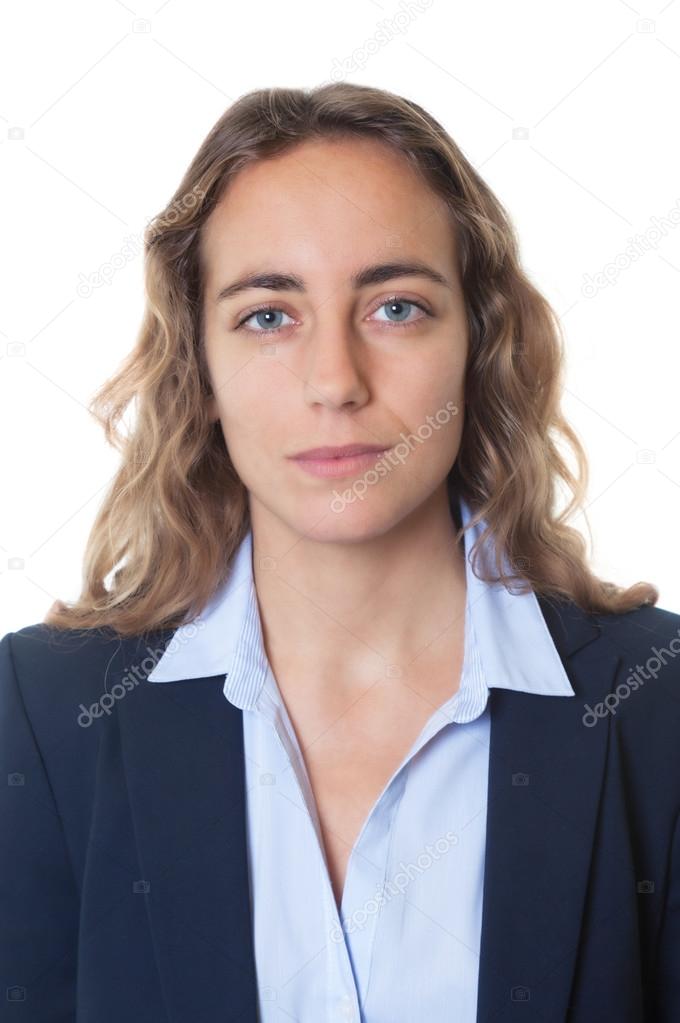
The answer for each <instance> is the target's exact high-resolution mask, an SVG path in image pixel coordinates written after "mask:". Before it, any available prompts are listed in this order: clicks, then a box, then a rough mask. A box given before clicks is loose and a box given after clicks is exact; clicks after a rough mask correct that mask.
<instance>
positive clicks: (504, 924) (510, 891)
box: [477, 597, 621, 1023]
mask: <svg viewBox="0 0 680 1023" xmlns="http://www.w3.org/2000/svg"><path fill="white" fill-rule="evenodd" d="M538 599H539V605H540V608H541V611H542V613H543V616H544V618H545V620H546V624H547V626H548V628H549V630H550V633H551V635H552V637H553V642H554V643H555V646H556V647H557V650H558V652H559V654H560V657H561V659H562V662H563V664H564V667H565V670H566V672H567V674H568V675H569V679H570V681H571V684H572V686H573V688H574V691H575V693H576V695H575V697H556V696H539V695H532V694H530V693H521V692H513V691H510V690H504V689H500V688H494V689H492V690H491V691H490V693H489V699H490V709H491V738H490V761H489V787H488V811H487V835H486V860H485V876H484V899H483V912H482V936H481V950H480V972H479V994H478V1004H477V1023H491V1021H493V1023H504V1021H508V1023H509V1021H510V1020H517V1019H518V1018H519V1015H518V1013H519V1012H521V1015H522V1019H526V1020H549V1019H550V1020H555V1021H557V1020H563V1019H565V1018H566V1016H567V1012H568V1002H569V994H570V989H571V984H572V979H573V971H574V967H575V963H576V956H577V952H578V942H579V932H580V926H581V917H582V913H583V909H584V905H585V897H586V889H587V884H588V870H589V864H590V858H591V849H592V845H593V841H594V836H595V828H596V823H597V811H598V802H599V795H600V789H601V787H602V782H603V777H604V769H605V763H606V751H607V744H608V743H607V740H608V734H609V722H608V718H606V719H602V720H599V721H598V722H597V724H596V725H595V726H594V727H586V726H585V725H584V724H583V722H582V720H581V719H582V716H583V714H584V712H585V706H584V704H585V703H586V702H588V701H589V700H591V699H592V698H593V694H594V693H597V694H598V695H597V696H596V697H595V699H596V700H599V699H600V698H601V696H604V695H605V694H606V693H607V692H609V691H610V690H611V685H612V680H613V677H614V675H615V672H616V670H617V668H618V666H619V663H620V661H621V657H620V656H619V655H618V654H617V653H616V651H615V649H614V648H613V647H611V646H609V644H608V643H607V642H606V641H602V639H601V638H600V633H601V628H600V626H599V625H597V624H595V623H594V622H593V621H592V619H591V618H590V617H588V616H587V615H586V614H585V613H584V612H583V611H581V610H580V609H579V608H578V607H576V605H574V604H572V603H566V604H562V606H561V609H560V610H557V609H556V608H555V607H553V605H552V604H550V603H548V602H547V601H546V600H544V599H543V598H542V597H539V598H538ZM528 656H530V651H529V652H528ZM518 1002H521V1003H523V1004H522V1006H521V1010H520V1009H519V1008H518V1006H517V1003H518Z"/></svg>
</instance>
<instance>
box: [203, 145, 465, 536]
mask: <svg viewBox="0 0 680 1023" xmlns="http://www.w3.org/2000/svg"><path fill="white" fill-rule="evenodd" d="M202 256H203V263H204V267H205V274H206V276H205V288H204V294H205V300H204V301H205V305H204V323H205V345H206V357H207V362H208V367H209V371H210V377H211V383H212V387H213V392H214V397H213V398H212V399H211V400H210V405H209V412H210V415H211V417H212V418H213V419H216V418H219V419H220V421H221V426H222V431H223V434H224V439H225V442H226V445H227V448H228V451H229V454H230V456H231V459H232V461H233V464H234V467H235V468H236V471H237V472H238V474H239V476H240V478H241V479H242V481H243V483H244V484H245V486H246V488H247V489H248V491H249V495H250V508H251V515H252V517H253V523H255V522H256V521H257V518H258V516H262V515H264V516H268V515H271V516H274V517H275V518H276V519H277V520H279V522H280V523H282V524H285V525H286V526H287V527H288V528H289V529H290V530H292V531H293V532H294V533H296V534H298V535H306V536H308V537H309V538H311V539H316V540H319V541H326V542H329V541H330V542H332V541H334V540H337V541H343V540H360V539H361V540H365V539H370V538H371V537H373V536H378V535H381V534H384V533H386V532H387V531H389V530H390V529H391V528H394V527H395V526H397V525H398V524H399V523H400V522H402V521H403V520H404V519H405V518H406V516H408V515H410V514H411V513H413V512H414V511H415V510H416V509H418V508H419V507H420V506H421V505H422V504H423V503H424V502H425V501H427V499H428V498H430V497H431V496H432V495H433V494H434V492H435V491H436V490H437V489H438V488H439V487H441V486H442V484H443V483H444V481H445V478H446V475H447V474H448V472H449V470H450V469H451V467H452V466H453V464H454V462H455V459H456V455H457V452H458V448H459V444H460V437H461V432H462V428H463V378H464V372H465V362H466V356H467V344H468V336H467V323H466V317H465V310H464V303H463V294H462V290H461V285H460V281H459V273H458V265H457V257H456V249H455V240H454V237H453V234H452V229H451V221H450V219H449V217H448V215H447V211H446V207H445V205H444V203H443V202H442V200H441V199H439V197H438V196H436V195H435V194H434V193H433V192H432V191H431V190H430V189H429V188H428V187H427V186H426V185H425V184H424V183H423V182H422V181H421V179H420V178H419V177H418V175H417V174H416V173H415V172H414V171H413V170H412V169H411V168H410V166H409V165H408V164H407V163H406V161H405V160H404V159H402V157H401V156H399V155H398V154H395V153H394V152H393V151H391V150H390V149H388V148H387V147H386V146H384V144H382V143H379V142H374V141H371V140H349V141H345V140H342V141H340V140H333V141H314V142H305V143H303V144H301V145H299V146H298V147H297V148H295V149H294V150H291V151H289V152H288V153H286V154H284V155H282V156H277V157H275V158H272V159H268V160H266V161H261V162H259V163H257V164H254V165H252V166H250V167H248V168H246V169H244V170H243V171H241V172H240V173H239V174H238V176H237V177H236V178H235V179H234V180H233V181H232V183H231V185H230V186H229V188H228V189H227V192H226V194H225V196H224V197H223V199H222V200H221V202H220V203H219V204H218V206H217V207H216V208H215V210H214V211H213V213H212V214H211V216H210V218H209V220H208V221H207V223H206V225H205V227H204V232H203V238H202ZM398 264H404V266H402V268H401V269H400V268H399V267H398V266H397V265H398ZM414 264H420V265H422V266H423V267H426V268H428V270H429V271H430V272H431V276H428V275H426V274H424V273H418V272H415V269H414ZM408 265H410V266H411V269H410V270H409V268H408ZM386 266H387V267H390V266H391V267H392V269H386V270H382V271H379V270H378V269H377V268H379V267H386ZM255 274H257V275H266V277H267V278H269V280H268V281H265V280H261V281H260V282H259V285H258V283H257V282H254V283H251V285H250V286H247V287H244V288H243V289H240V288H239V289H238V290H237V289H236V288H234V287H233V286H234V285H235V284H236V283H237V282H241V281H242V280H243V279H244V278H246V277H250V276H251V275H255ZM359 275H361V277H360V276H359ZM433 278H436V279H433ZM227 288H231V289H232V290H231V291H230V292H229V293H228V294H227V295H222V296H221V295H220V293H221V292H223V291H224V290H225V289H227ZM395 301H396V304H395ZM263 307H268V308H269V309H270V310H271V311H270V312H263V311H262V308H263ZM258 308H259V309H260V311H259V313H258V311H257V310H258ZM354 443H356V444H363V445H366V444H369V445H378V446H380V447H381V448H386V449H387V450H386V451H385V452H384V453H383V454H382V455H379V454H374V455H373V456H369V459H368V461H366V462H364V463H362V464H358V463H355V464H354V465H353V466H351V467H347V469H343V472H342V475H337V474H336V475H318V474H316V472H312V471H310V469H309V465H308V467H307V469H305V468H304V467H303V464H302V463H300V462H299V461H296V460H295V459H294V458H293V457H292V456H294V455H296V454H298V453H299V452H304V451H306V450H308V449H311V448H317V447H321V446H331V447H339V446H343V445H348V444H354ZM371 459H372V460H371ZM336 464H337V463H336ZM318 471H320V472H322V473H323V472H324V471H325V470H324V469H323V467H322V468H321V469H320V470H318Z"/></svg>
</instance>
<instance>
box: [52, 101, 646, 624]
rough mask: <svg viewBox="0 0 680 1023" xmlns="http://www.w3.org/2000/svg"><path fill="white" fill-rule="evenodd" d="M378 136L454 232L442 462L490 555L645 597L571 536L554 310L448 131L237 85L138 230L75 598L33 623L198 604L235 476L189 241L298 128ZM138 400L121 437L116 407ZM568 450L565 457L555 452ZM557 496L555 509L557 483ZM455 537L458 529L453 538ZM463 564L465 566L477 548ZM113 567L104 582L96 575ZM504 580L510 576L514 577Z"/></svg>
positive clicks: (230, 551) (579, 496)
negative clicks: (455, 280)
mask: <svg viewBox="0 0 680 1023" xmlns="http://www.w3.org/2000/svg"><path fill="white" fill-rule="evenodd" d="M343 136H344V137H346V138H347V137H349V138H353V137H354V138H356V137H359V138H362V137H363V138H365V137H368V138H370V139H372V140H377V141H382V142H383V143H385V144H386V145H388V146H391V147H392V148H393V149H394V150H396V151H397V152H398V153H399V154H401V155H402V156H403V157H404V158H405V159H407V160H409V161H410V163H411V165H412V166H413V167H414V168H415V169H416V171H417V172H418V173H419V174H420V175H422V179H424V181H425V182H426V184H428V185H429V187H430V188H431V189H432V190H433V191H434V192H435V193H436V194H437V195H439V196H440V197H441V198H442V199H444V201H445V202H446V204H447V207H448V209H449V211H450V215H451V217H452V230H455V236H456V239H457V245H458V255H459V264H460V267H461V274H462V286H463V293H464V299H465V304H466V314H467V321H468V327H469V355H468V364H467V367H466V378H465V412H466V415H465V421H464V428H463V434H462V438H461V445H460V450H459V454H458V457H457V460H456V463H455V465H454V467H453V469H452V470H451V473H450V474H449V478H448V485H449V488H450V490H451V492H455V493H460V494H461V495H462V496H463V497H464V498H465V499H466V501H467V503H468V505H469V506H470V508H471V510H472V512H473V519H472V521H471V522H470V524H469V526H468V527H467V528H470V527H471V526H472V525H473V524H475V523H477V522H478V521H479V519H480V518H482V517H483V518H485V519H486V521H487V523H488V531H485V532H484V535H483V537H482V540H483V539H484V538H485V537H486V536H487V534H488V533H489V532H490V533H491V536H492V538H493V544H494V546H493V551H494V554H495V566H494V568H495V571H493V572H490V571H489V569H488V568H486V567H485V568H483V569H482V571H483V577H484V578H486V579H490V580H492V581H502V582H503V583H504V584H505V585H506V586H508V587H509V588H511V587H512V585H513V580H512V577H509V576H507V575H506V574H505V573H504V571H503V562H502V557H503V555H504V556H505V557H506V558H507V559H508V561H509V563H510V566H512V569H513V572H514V573H515V576H516V577H518V576H519V577H521V580H523V582H521V586H522V589H523V590H524V589H526V587H527V586H529V587H531V588H532V589H533V590H534V591H535V592H536V593H539V594H543V595H544V596H546V597H549V596H554V597H557V598H558V599H565V598H566V599H570V600H572V601H574V602H575V603H576V604H578V605H579V606H580V607H582V608H583V609H585V610H586V611H592V612H609V613H622V612H625V611H628V610H630V609H632V608H633V607H636V606H638V605H640V604H643V603H655V602H656V601H657V600H658V591H657V589H656V588H655V587H654V586H652V585H651V584H649V583H644V582H638V583H636V584H635V585H633V586H630V587H628V588H623V587H620V586H617V585H615V584H614V583H610V582H606V581H603V580H601V579H598V578H597V577H596V576H595V575H594V574H593V573H592V571H591V570H590V569H589V567H588V564H587V557H586V544H585V541H584V538H583V537H582V535H581V534H580V533H579V532H578V531H577V530H576V529H575V528H573V527H571V526H569V525H567V524H566V520H567V519H568V518H569V516H570V515H571V514H572V513H573V512H574V511H575V510H577V509H579V508H580V507H581V506H582V504H583V502H584V497H585V493H586V489H587V478H588V467H587V462H586V456H585V453H584V450H583V448H582V446H581V444H580V442H579V440H578V437H577V435H576V434H575V432H574V430H573V429H572V428H571V427H570V426H569V424H568V423H567V422H566V420H565V418H564V417H563V415H562V413H561V411H560V407H559V402H560V396H561V390H562V374H563V348H564V342H563V338H562V335H561V332H560V327H559V324H558V321H557V318H556V316H555V315H554V313H553V311H552V309H551V307H550V306H549V304H548V302H547V301H546V299H545V298H543V296H542V295H541V294H540V293H539V292H538V291H537V290H536V288H534V286H533V285H532V284H531V283H530V281H529V279H528V278H527V276H526V275H525V273H524V272H523V270H522V269H521V267H520V262H519V255H518V244H517V240H516V237H515V233H514V229H513V226H512V224H511V222H510V220H509V217H508V215H507V214H506V212H505V211H504V209H503V207H502V206H501V204H500V203H499V201H498V199H496V197H495V196H494V195H493V194H492V192H491V190H490V189H489V187H488V186H487V185H486V184H485V182H484V181H483V180H482V178H481V177H480V176H479V174H478V173H477V172H476V171H475V169H474V168H473V167H472V166H471V164H470V163H469V162H468V160H466V158H465V156H464V155H463V153H462V152H461V150H460V149H459V148H458V146H457V145H456V143H455V142H454V141H453V139H452V138H451V137H450V136H449V135H448V134H447V132H446V131H445V130H444V129H443V128H442V126H441V125H440V124H439V123H438V122H437V121H436V120H435V119H434V118H433V117H432V116H431V115H430V114H428V113H427V112H426V111H425V110H424V109H423V108H422V107H420V106H419V105H418V104H417V103H414V102H413V101H411V100H408V99H404V98H403V97H401V96H398V95H395V94H393V93H390V92H386V91H384V90H381V89H377V88H370V87H367V86H363V85H356V84H351V83H347V82H339V83H330V84H324V85H322V86H319V87H318V88H315V89H311V90H303V89H285V88H272V89H261V90H256V91H254V92H250V93H248V94H246V95H244V96H242V97H241V98H240V99H239V100H238V101H237V102H235V103H234V104H233V105H232V106H231V107H229V109H228V110H227V111H226V112H225V113H224V114H223V115H222V117H220V119H219V120H218V121H217V123H216V124H215V125H214V127H213V128H212V129H211V131H210V132H209V134H208V135H207V137H206V138H205V140H204V141H203V143H202V145H201V147H200V148H199V150H198V152H197V153H196V155H195V157H194V159H193V161H192V162H191V164H190V166H189V167H188V169H187V171H186V173H185V175H184V178H183V180H182V181H181V182H180V184H179V186H178V188H177V190H176V192H175V194H174V195H173V197H172V198H171V200H170V201H169V203H168V205H167V206H166V208H165V209H164V210H162V211H161V213H159V214H158V215H157V216H156V217H155V218H154V219H153V220H152V221H151V222H150V223H149V224H148V225H147V229H146V231H145V236H144V243H145V245H144V255H145V289H146V307H145V311H144V315H143V320H142V323H141V328H140V331H139V334H138V337H137V341H136V344H135V346H134V348H133V350H132V351H131V352H130V354H129V355H128V357H127V359H126V360H125V361H124V362H123V364H122V366H121V368H120V369H119V371H118V372H117V373H116V374H115V375H114V376H113V377H112V378H111V379H109V380H108V381H107V382H106V383H105V384H104V385H103V386H102V388H101V389H100V390H99V391H98V392H97V394H96V395H95V397H94V399H93V400H92V402H91V404H90V409H91V411H92V413H93V415H94V416H95V417H96V418H97V419H98V421H99V422H100V423H101V425H102V426H103V428H104V431H105V435H106V438H107V440H108V442H109V443H111V444H113V445H114V446H115V447H116V448H118V450H119V451H120V453H121V465H120V468H119V469H118V471H117V473H116V475H115V477H114V479H113V481H112V483H111V485H110V487H109V489H108V492H107V494H106V496H105V498H104V500H103V502H102V504H101V507H100V509H99V511H98V514H97V516H96V519H95V521H94V524H93V526H92V530H91V532H90V535H89V537H88V541H87V545H86V550H85V554H84V558H83V586H82V592H81V594H80V596H79V598H78V599H77V600H76V601H74V602H72V603H71V604H69V605H67V604H65V603H64V602H63V601H56V602H55V604H53V605H52V607H51V608H50V610H49V611H48V613H47V616H46V618H45V622H46V623H47V624H49V625H53V626H56V627H59V628H75V629H77V628H82V629H91V628H98V627H111V628H112V629H114V630H115V631H116V632H118V633H120V634H135V633H144V632H147V631H149V630H152V629H154V628H165V627H176V626H177V625H179V624H181V623H183V622H186V621H189V620H191V619H192V618H194V617H195V616H196V615H198V614H200V612H201V610H202V609H203V607H204V606H205V604H206V603H207V601H208V600H209V599H210V597H211V596H212V594H213V593H214V592H215V590H216V588H217V587H218V585H219V584H220V583H221V582H222V581H223V580H224V578H225V577H226V575H227V573H228V570H229V567H230V564H231V561H232V558H233V555H234V553H235V551H236V549H237V547H238V545H239V543H240V542H241V540H242V539H243V537H244V535H245V533H246V531H247V530H248V528H249V526H250V523H249V510H248V503H247V492H246V489H245V486H244V484H243V483H242V481H241V480H240V478H239V477H238V475H237V473H236V470H235V469H234V467H233V465H232V463H231V460H230V458H229V454H228V452H227V449H226V446H225V442H224V437H223V434H222V430H221V426H220V422H219V420H217V421H215V422H210V421H209V419H208V414H207V408H206V405H207V399H208V398H209V397H210V396H211V394H212V389H211V384H210V379H209V374H208V368H207V364H206V360H205V349H204V342H203V337H202V331H203V325H202V305H203V272H202V266H201V261H200V253H199V242H200V238H201V229H202V227H203V225H204V224H205V221H206V219H207V218H208V216H209V215H210V213H211V212H212V210H213V209H214V208H215V206H216V204H217V203H218V202H219V200H220V198H221V196H222V195H223V193H224V191H225V189H226V188H228V186H229V183H230V182H231V180H232V179H233V178H234V176H235V175H236V174H238V172H239V171H240V170H241V169H242V168H244V167H246V166H247V165H248V164H251V163H253V161H256V160H266V159H267V158H268V157H271V156H274V155H276V154H279V153H281V152H283V151H284V150H287V149H289V148H290V147H292V146H295V145H297V144H298V143H301V142H304V141H307V140H312V139H327V138H336V137H343ZM133 403H134V405H135V406H136V419H135V424H134V428H133V429H132V430H131V431H130V433H129V434H128V435H126V436H123V435H122V434H121V432H120V430H119V423H120V420H121V418H122V416H123V414H124V413H125V411H126V410H127V409H128V407H130V406H131V405H133ZM559 441H566V443H567V444H568V445H569V446H570V448H571V450H572V451H573V453H574V455H575V460H576V465H575V469H574V471H573V472H572V470H570V468H569V466H568V464H567V462H566V461H565V459H564V458H563V455H562V454H560V452H559V450H558V442H559ZM560 481H561V482H562V484H563V485H564V486H565V488H566V490H567V492H568V493H570V494H571V499H570V500H569V502H568V504H567V505H566V507H565V508H564V509H563V510H562V511H561V512H560V513H559V514H558V513H557V512H556V510H555V507H554V505H555V499H556V496H557V493H556V487H557V484H558V482H560ZM461 536H462V531H461V530H458V534H457V539H460V537H461ZM473 553H474V555H475V563H474V564H475V570H476V571H477V574H479V565H478V563H477V559H478V555H477V548H476V547H475V550H474V552H473ZM108 576H111V578H110V580H109V581H108V585H107V577H108ZM514 585H515V586H516V585H517V579H515V582H514Z"/></svg>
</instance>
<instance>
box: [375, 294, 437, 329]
mask: <svg viewBox="0 0 680 1023" xmlns="http://www.w3.org/2000/svg"><path fill="white" fill-rule="evenodd" d="M378 309H388V310H389V312H390V314H392V313H394V314H395V316H396V317H397V319H395V320H387V321H385V320H383V321H381V322H383V323H385V322H387V323H404V322H405V321H406V320H407V318H408V314H409V310H410V309H421V310H422V311H423V312H424V313H427V310H426V309H425V308H424V307H423V306H422V305H420V303H419V302H412V301H410V300H409V299H407V298H389V299H388V300H387V301H386V302H382V303H381V304H380V305H379V306H378ZM378 309H376V312H377V311H378ZM420 319H422V317H420V316H418V317H416V320H415V321H414V320H411V321H409V322H411V323H413V322H417V321H418V320H420Z"/></svg>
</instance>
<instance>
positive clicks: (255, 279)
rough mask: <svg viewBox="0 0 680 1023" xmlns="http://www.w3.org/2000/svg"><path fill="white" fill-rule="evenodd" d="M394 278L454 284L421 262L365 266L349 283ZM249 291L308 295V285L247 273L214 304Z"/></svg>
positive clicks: (283, 275) (273, 275) (291, 278)
mask: <svg viewBox="0 0 680 1023" xmlns="http://www.w3.org/2000/svg"><path fill="white" fill-rule="evenodd" d="M395 277H424V278H425V279H426V280H429V281H432V282H433V283H434V284H443V285H444V287H447V288H450V287H451V282H450V281H448V280H447V278H446V277H444V275H443V274H440V273H439V271H438V270H435V269H434V268H433V267H431V266H428V264H427V263H421V262H419V261H418V260H415V261H409V262H405V263H394V262H393V263H375V264H372V265H371V266H365V267H362V269H360V270H357V272H356V273H354V274H352V276H351V277H350V284H351V285H352V287H353V288H354V289H355V290H356V291H358V290H359V289H360V288H365V287H367V286H368V285H369V284H384V283H385V281H390V280H392V279H393V278H395ZM249 288H268V289H269V290H271V291H301V292H303V293H306V291H307V289H306V287H305V282H304V280H303V278H302V277H298V276H297V274H289V273H278V272H276V271H264V272H260V273H252V274H247V275H246V276H245V277H241V278H239V280H237V281H234V282H233V283H232V284H228V285H226V287H224V288H222V289H221V291H220V292H219V293H218V294H217V297H216V298H215V302H216V303H217V302H223V301H224V299H226V298H233V297H234V296H235V295H239V294H240V293H241V292H242V291H247V290H248V289H249Z"/></svg>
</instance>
